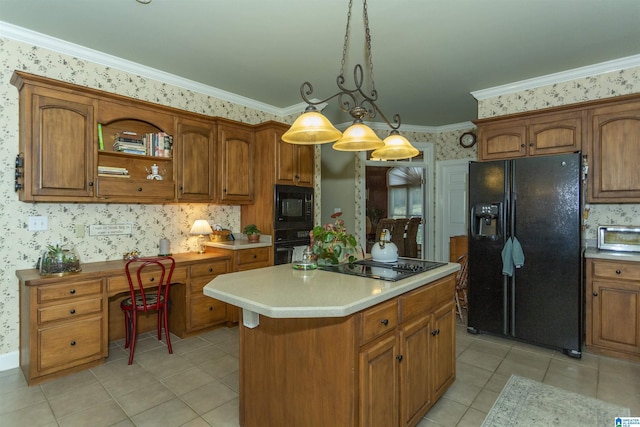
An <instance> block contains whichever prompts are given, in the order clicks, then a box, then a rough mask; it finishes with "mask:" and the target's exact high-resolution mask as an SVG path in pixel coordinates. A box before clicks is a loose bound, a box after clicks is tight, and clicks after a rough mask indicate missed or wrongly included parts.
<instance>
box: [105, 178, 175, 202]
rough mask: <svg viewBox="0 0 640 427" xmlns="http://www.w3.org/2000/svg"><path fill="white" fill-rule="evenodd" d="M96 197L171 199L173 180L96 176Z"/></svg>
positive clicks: (173, 192) (173, 189)
mask: <svg viewBox="0 0 640 427" xmlns="http://www.w3.org/2000/svg"><path fill="white" fill-rule="evenodd" d="M97 193H98V197H101V198H109V197H140V198H145V199H161V200H173V199H174V197H175V185H174V182H173V181H156V180H152V179H126V178H111V177H106V178H105V177H98V190H97Z"/></svg>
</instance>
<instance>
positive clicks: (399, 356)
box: [396, 354, 403, 362]
mask: <svg viewBox="0 0 640 427" xmlns="http://www.w3.org/2000/svg"><path fill="white" fill-rule="evenodd" d="M396 359H398V362H402V359H403V357H402V355H401V354H399V355H397V356H396Z"/></svg>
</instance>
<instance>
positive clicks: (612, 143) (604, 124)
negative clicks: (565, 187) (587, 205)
mask: <svg viewBox="0 0 640 427" xmlns="http://www.w3.org/2000/svg"><path fill="white" fill-rule="evenodd" d="M589 123H590V125H591V127H590V129H589V131H590V132H589V137H588V140H589V164H590V168H589V172H590V173H589V175H588V178H589V187H588V188H589V192H588V195H587V198H588V201H589V202H597V203H638V202H640V169H639V168H638V164H639V163H640V101H639V100H638V99H637V97H636V98H631V99H629V98H628V97H625V98H621V100H620V101H618V102H617V103H613V104H612V105H609V106H606V107H600V108H594V109H592V110H590V111H589Z"/></svg>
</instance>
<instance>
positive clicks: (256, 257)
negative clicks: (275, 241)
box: [236, 247, 271, 266]
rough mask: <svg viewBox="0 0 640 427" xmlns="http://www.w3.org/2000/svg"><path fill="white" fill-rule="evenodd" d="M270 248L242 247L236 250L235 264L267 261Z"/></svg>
mask: <svg viewBox="0 0 640 427" xmlns="http://www.w3.org/2000/svg"><path fill="white" fill-rule="evenodd" d="M270 250H271V248H269V247H264V248H253V249H242V250H239V251H236V252H237V254H236V264H237V265H239V266H240V265H242V264H252V263H257V262H267V263H268V262H269V251H270Z"/></svg>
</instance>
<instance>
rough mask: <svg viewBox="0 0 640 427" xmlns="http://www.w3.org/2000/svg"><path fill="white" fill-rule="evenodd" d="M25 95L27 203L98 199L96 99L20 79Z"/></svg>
mask: <svg viewBox="0 0 640 427" xmlns="http://www.w3.org/2000/svg"><path fill="white" fill-rule="evenodd" d="M11 83H12V84H14V85H15V86H17V87H18V89H19V90H20V142H19V152H20V155H21V156H22V157H23V158H24V169H23V176H22V185H23V188H22V190H20V191H19V192H18V197H19V199H20V200H21V201H24V202H39V201H47V202H48V201H86V200H91V199H92V198H93V195H94V184H95V174H94V173H93V169H94V167H95V160H94V141H95V133H94V132H95V127H94V120H95V119H94V116H95V112H96V109H97V103H96V102H95V100H94V99H92V98H90V97H86V96H82V95H79V94H77V93H73V92H72V91H69V90H64V89H62V88H61V89H57V88H54V87H51V86H50V85H48V84H46V83H44V82H41V81H40V80H36V81H32V80H31V79H30V78H29V75H23V74H19V75H18V74H14V75H13V78H12V79H11Z"/></svg>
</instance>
